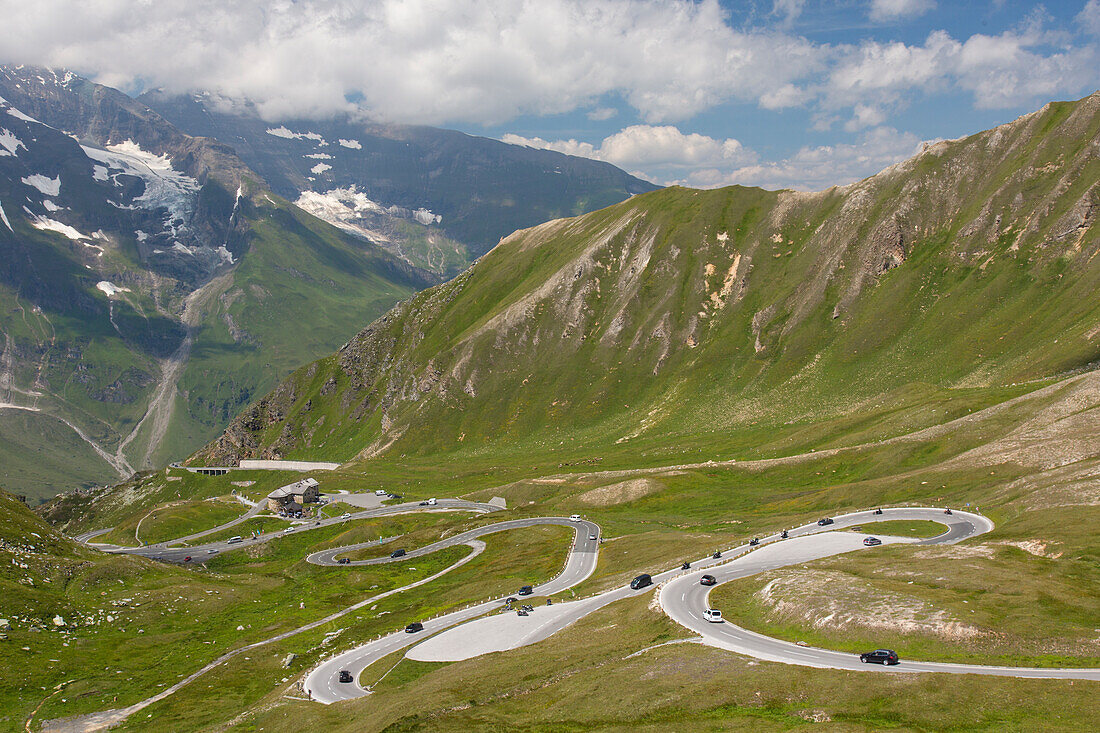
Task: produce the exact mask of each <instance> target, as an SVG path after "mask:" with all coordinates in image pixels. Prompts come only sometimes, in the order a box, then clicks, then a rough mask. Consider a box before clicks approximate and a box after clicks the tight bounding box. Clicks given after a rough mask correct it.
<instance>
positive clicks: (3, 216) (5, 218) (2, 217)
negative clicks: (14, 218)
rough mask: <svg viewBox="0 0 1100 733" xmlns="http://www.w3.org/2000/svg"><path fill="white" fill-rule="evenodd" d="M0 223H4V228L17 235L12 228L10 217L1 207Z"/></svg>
mask: <svg viewBox="0 0 1100 733" xmlns="http://www.w3.org/2000/svg"><path fill="white" fill-rule="evenodd" d="M0 221H2V222H4V226H6V227H7V228H8V231H10V232H11V233H12V234H14V233H15V230H14V229H12V228H11V222H10V221H8V215H7V214H5V213H4V207H3V206H0Z"/></svg>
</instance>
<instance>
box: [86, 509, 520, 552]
mask: <svg viewBox="0 0 1100 733" xmlns="http://www.w3.org/2000/svg"><path fill="white" fill-rule="evenodd" d="M263 508H264V505H263V504H262V503H260V504H258V505H256V506H255V507H252V508H251V509H249V510H248V511H247V512H245V513H244V514H242V515H241V516H239V517H237V518H236V519H234V520H232V521H229V522H226V523H225V524H223V525H220V526H218V527H214V528H213V529H208V530H204V531H202V532H197V533H195V534H193V535H189V536H187V537H181V538H179V539H175V540H169V541H168V542H161V543H158V544H155V545H146V546H145V547H118V546H116V545H98V544H97V545H95V547H96V548H97V549H99V550H102V551H103V552H114V553H124V554H129V555H140V556H142V557H148V558H150V559H153V560H162V561H164V562H175V563H182V562H184V560H185V558H187V557H190V558H191V561H192V562H202V561H203V560H205V559H207V558H208V557H210V556H212V555H217V554H220V553H222V552H228V551H230V550H239V549H241V548H244V547H252V546H253V545H258V544H261V543H263V542H270V541H271V540H273V539H276V538H278V537H285V536H286V533H284V532H279V531H276V532H267V533H264V534H262V535H260V536H259V537H244V538H243V539H242V541H240V542H234V543H230V542H229V541H228V540H219V541H216V542H207V543H204V544H198V545H191V546H189V547H172V546H171V545H177V544H179V543H181V542H187V541H191V540H195V539H198V538H200V537H204V536H206V535H211V534H214V533H215V532H222V531H224V530H226V529H229V528H230V527H233V526H236V525H238V524H240V523H241V522H244V521H245V520H247V519H251V518H252V517H254V516H256V515H257V514H258V513H259V512H260V511H262V509H263ZM416 511H421V512H425V511H426V512H453V511H466V512H475V513H479V514H485V513H488V512H495V511H500V507H497V506H493V505H492V504H480V503H477V502H473V501H463V500H461V499H439V500H438V503H437V504H436V505H435V506H430V507H429V506H420V503H419V502H413V501H410V502H405V503H402V504H393V505H390V506H383V507H377V508H375V509H364V510H362V511H357V512H347V514H348V516H347V517H344V516H336V517H329V518H327V519H317V520H312V519H311V520H302V521H301V522H297V523H295V524H291V525H289V526H291V527H293V529H292V532H295V533H296V532H308V531H310V530H314V529H320V528H322V527H331V526H333V525H337V524H343V523H344V522H351V521H355V520H357V519H371V518H374V517H384V516H389V515H392V514H405V513H408V512H416ZM107 531H110V530H102V531H101V532H107ZM101 532H96V533H88V534H92V535H94V534H98V533H101ZM78 539H79V538H78ZM83 541H84V542H88V539H84V540H83ZM366 544H367V545H369V544H377V543H366ZM458 544H461V543H458ZM364 546H366V545H364ZM410 554H411V553H410ZM319 564H324V563H319Z"/></svg>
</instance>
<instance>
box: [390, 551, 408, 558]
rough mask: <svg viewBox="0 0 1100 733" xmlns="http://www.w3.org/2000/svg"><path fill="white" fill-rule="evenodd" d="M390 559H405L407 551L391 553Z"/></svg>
mask: <svg viewBox="0 0 1100 733" xmlns="http://www.w3.org/2000/svg"><path fill="white" fill-rule="evenodd" d="M390 557H405V551H404V550H394V551H393V552H391V553H390Z"/></svg>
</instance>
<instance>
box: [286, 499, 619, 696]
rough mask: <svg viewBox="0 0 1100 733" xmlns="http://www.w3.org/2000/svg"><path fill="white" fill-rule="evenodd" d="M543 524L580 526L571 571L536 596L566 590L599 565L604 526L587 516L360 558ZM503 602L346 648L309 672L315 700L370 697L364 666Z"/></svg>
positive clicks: (327, 559) (504, 525) (522, 523)
mask: <svg viewBox="0 0 1100 733" xmlns="http://www.w3.org/2000/svg"><path fill="white" fill-rule="evenodd" d="M540 524H557V525H562V526H566V527H572V528H573V529H574V537H573V546H572V548H571V549H570V552H569V558H568V560H567V561H566V564H565V569H564V570H562V572H561V574H560V575H558V577H556V578H554V579H553V580H551V581H549V582H547V583H543V584H542V585H538V586H535V587H534V589H533V590H534V593H533V595H538V596H548V595H553V594H554V593H561V592H562V591H564V590H567V589H568V588H571V587H573V586H574V585H577V584H578V583H580V582H581V581H583V580H585V579H586V578H587V577H588V576H590V575H591V574H592V572H593V571H594V570H595V569H596V560H597V558H598V557H599V552H598V551H599V540H598V539H595V540H594V539H590V537H592V536H595V537H597V538H598V537H599V535H600V528H599V527H598V526H597V525H596V524H593V523H592V522H589V521H586V520H580V521H573V520H569V519H566V518H564V517H533V518H531V519H515V520H511V521H508V522H500V523H498V524H491V525H488V526H486V527H480V528H478V529H474V530H470V531H469V532H463V533H462V534H459V535H455V536H454V537H449V538H447V539H445V540H441V541H440V542H436V543H433V544H431V545H426V546H425V547H422V548H419V549H417V550H412V551H410V552H409V553H408V554H407V555H405V556H404V557H400V558H389V557H385V558H376V559H374V560H364V561H360V564H366V563H371V564H373V563H379V562H398V561H403V560H407V559H409V558H413V557H419V556H421V555H424V554H427V553H428V552H435V551H437V550H440V549H443V548H444V547H450V546H452V545H457V544H467V543H469V542H470V541H471V540H474V539H476V538H477V537H483V536H484V535H487V534H493V533H495V532H503V531H505V530H510V529H519V528H521V527H533V526H535V525H540ZM356 547H358V546H357V545H353V546H352V548H356ZM348 550H349V548H347V547H343V548H339V549H337V550H329V551H324V552H318V553H314V554H313V555H311V556H310V562H315V563H317V564H333V563H335V560H334V557H335V556H338V555H339V554H340V553H342V552H347V551H348ZM517 590H518V589H517ZM503 606H504V602H503V601H501V600H493V601H486V602H484V603H479V604H477V605H474V606H470V607H469V608H465V609H462V610H460V611H455V612H453V613H449V614H446V615H444V616H440V617H438V618H433V619H428V620H426V621H424V622H423V624H424V630H423V631H420V632H417V633H411V634H409V633H405V632H404V631H397V632H394V633H392V634H388V635H386V636H383V637H382V638H380V639H377V640H375V641H372V642H370V643H368V644H364V645H363V646H360V647H356V648H355V649H352V650H350V651H347V652H344V653H343V654H340V655H338V656H336V657H333V658H332V659H329V660H327V661H325V662H323V663H322V664H321V665H320V666H318V667H316V668H315V669H314V670H313V671H312V672H310V673H309V675H308V676H307V677H306V679H305V683H304V687H305V689H306V691H307V692H308V694H309V695H310V697H311V698H312V699H314V700H317V701H318V702H323V703H326V704H328V703H333V702H338V701H340V700H350V699H353V698H356V697H362V696H364V695H367V694H369V690H367V689H366V688H364V687H361V686H360V682H359V676H360V675H361V674H362V672H363V670H364V669H366V668H367V667H369V666H370V665H372V664H374V663H375V662H377V661H378V660H379V659H382V658H383V657H385V656H388V655H389V654H392V653H393V652H395V651H397V650H399V649H404V648H405V647H407V646H410V645H412V644H414V643H416V642H418V641H421V640H422V639H424V638H425V637H426V636H430V635H432V634H435V633H437V632H440V631H443V630H444V629H448V628H450V627H452V626H457V625H458V624H461V623H464V622H466V621H470V620H472V619H475V618H477V617H478V616H482V615H484V614H486V613H490V612H492V611H496V610H499V609H501V608H502V607H503ZM341 670H347V671H349V672H351V675H352V679H353V681H352V682H340V672H341Z"/></svg>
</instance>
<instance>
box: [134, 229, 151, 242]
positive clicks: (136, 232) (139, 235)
mask: <svg viewBox="0 0 1100 733" xmlns="http://www.w3.org/2000/svg"><path fill="white" fill-rule="evenodd" d="M134 236H135V237H137V241H139V242H144V241H145V240H146V239H148V238H149V235H148V234H146V233H145V232H143V231H141V230H140V229H135V230H134Z"/></svg>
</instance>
